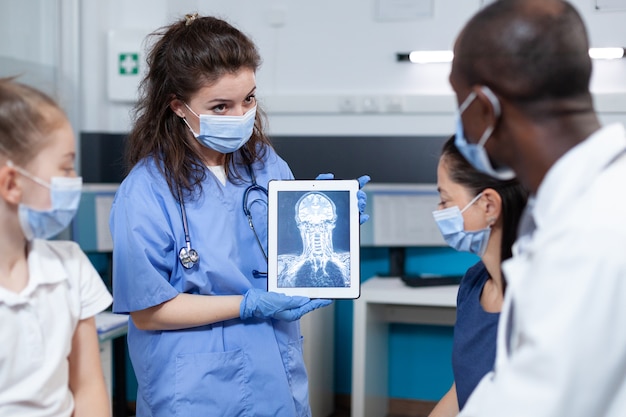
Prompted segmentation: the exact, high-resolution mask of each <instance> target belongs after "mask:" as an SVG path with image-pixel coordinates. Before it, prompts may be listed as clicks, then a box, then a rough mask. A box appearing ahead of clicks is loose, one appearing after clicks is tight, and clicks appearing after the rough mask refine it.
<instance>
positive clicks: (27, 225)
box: [7, 161, 83, 240]
mask: <svg viewBox="0 0 626 417" xmlns="http://www.w3.org/2000/svg"><path fill="white" fill-rule="evenodd" d="M7 165H8V166H10V167H13V168H15V170H16V171H17V172H19V173H20V174H22V175H23V176H25V177H27V178H29V179H31V180H32V181H34V182H36V183H37V184H39V185H42V186H44V187H46V188H47V189H49V190H50V201H51V202H52V207H51V208H50V209H48V210H39V209H35V208H32V207H29V206H27V205H25V204H20V205H19V206H18V215H19V221H20V226H21V227H22V231H23V232H24V236H26V239H28V240H33V239H35V238H39V239H49V238H51V237H54V236H56V235H58V234H59V233H60V232H62V231H63V230H64V229H65V228H66V227H67V226H69V224H70V223H71V221H72V219H73V218H74V216H75V215H76V211H77V210H78V205H79V204H80V196H81V191H82V184H83V179H82V178H81V177H73V178H69V177H52V178H51V179H50V183H49V184H48V183H47V182H46V181H44V180H42V179H41V178H38V177H36V176H34V175H32V174H31V173H29V172H28V171H26V170H25V169H23V168H20V167H18V166H15V165H14V164H13V163H12V162H11V161H8V162H7Z"/></svg>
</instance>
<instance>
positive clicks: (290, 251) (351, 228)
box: [268, 180, 360, 298]
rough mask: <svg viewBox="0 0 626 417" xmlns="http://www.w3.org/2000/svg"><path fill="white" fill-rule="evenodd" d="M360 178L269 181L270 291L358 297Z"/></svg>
mask: <svg viewBox="0 0 626 417" xmlns="http://www.w3.org/2000/svg"><path fill="white" fill-rule="evenodd" d="M358 189H359V183H358V181H357V180H289V181H270V182H269V185H268V195H269V196H268V215H269V218H268V291H275V292H281V293H284V294H287V295H302V296H306V297H309V298H357V297H358V296H359V293H360V274H359V210H358V205H357V195H356V193H357V191H358Z"/></svg>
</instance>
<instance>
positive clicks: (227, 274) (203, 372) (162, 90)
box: [110, 14, 364, 417]
mask: <svg viewBox="0 0 626 417" xmlns="http://www.w3.org/2000/svg"><path fill="white" fill-rule="evenodd" d="M153 36H154V37H155V41H154V43H153V44H152V47H151V49H150V51H149V54H148V57H147V62H148V66H149V68H148V72H147V75H146V77H145V79H144V80H143V82H142V85H141V94H140V99H139V101H138V104H137V107H136V118H135V123H134V126H133V127H132V130H131V132H130V135H129V136H128V143H127V154H126V156H127V162H128V164H129V166H130V167H131V170H130V172H129V174H128V176H127V177H126V178H125V179H124V181H123V183H122V184H121V186H120V188H119V190H118V192H117V194H116V197H115V201H114V204H113V207H112V212H111V217H110V227H111V233H112V236H113V243H114V250H113V288H114V305H113V308H114V311H115V312H117V313H128V314H130V316H131V318H132V320H130V323H129V331H128V346H129V352H130V358H131V361H132V364H133V368H134V370H135V374H136V376H137V381H138V394H137V416H138V417H146V416H153V417H158V416H168V417H170V416H185V417H186V416H272V417H276V416H285V417H294V416H309V415H310V413H311V412H310V407H309V400H308V385H307V374H306V370H305V365H304V361H303V356H302V336H301V333H300V327H299V322H298V319H299V318H300V317H301V316H302V315H304V314H305V313H307V312H309V311H311V310H313V309H316V308H319V307H322V306H325V305H328V304H329V303H330V301H328V300H310V299H308V298H305V297H288V296H285V295H282V294H277V293H268V292H267V291H266V288H267V279H266V273H265V271H267V269H266V268H267V258H266V253H267V252H266V251H267V248H266V241H267V230H266V229H267V210H266V209H267V198H266V191H265V188H266V187H267V184H268V181H270V180H271V179H293V175H292V173H291V171H290V169H289V167H288V165H287V164H286V163H285V161H283V160H282V159H281V158H280V157H279V156H278V155H277V154H276V152H275V151H274V149H273V148H272V147H271V145H270V141H269V139H268V137H267V136H266V134H265V132H264V114H263V111H262V110H261V108H260V107H259V106H258V104H257V100H256V96H255V94H256V81H255V72H256V70H257V68H258V67H259V64H260V57H259V54H258V52H257V49H256V47H255V45H254V44H253V43H252V41H251V40H250V39H249V38H248V37H246V36H245V35H244V34H243V33H242V32H240V31H239V30H237V29H236V28H234V27H233V26H231V25H230V24H228V23H227V22H225V21H223V20H220V19H217V18H214V17H201V16H198V15H197V14H194V15H187V16H185V18H184V19H182V20H180V21H177V22H175V23H173V24H171V25H170V26H167V27H165V28H162V29H161V30H160V31H158V32H156V33H154V34H153ZM362 182H363V181H362ZM361 197H362V199H363V198H364V197H363V194H361ZM361 206H362V205H361ZM244 211H245V214H244ZM247 214H250V216H247Z"/></svg>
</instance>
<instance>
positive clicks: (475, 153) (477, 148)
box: [454, 86, 515, 180]
mask: <svg viewBox="0 0 626 417" xmlns="http://www.w3.org/2000/svg"><path fill="white" fill-rule="evenodd" d="M481 89H482V91H483V93H484V94H485V95H486V96H487V97H488V98H489V101H491V104H492V105H493V109H494V112H495V114H496V117H500V101H498V98H497V97H496V96H495V94H493V92H492V91H491V90H490V89H489V87H487V86H482V87H481ZM475 99H476V93H475V92H473V91H472V92H471V93H470V95H469V96H467V98H466V99H465V101H464V102H463V104H461V106H460V107H459V110H458V112H457V116H456V118H457V119H456V137H455V140H454V144H455V145H456V147H457V148H458V150H459V152H461V154H462V155H463V156H464V157H465V159H467V161H468V162H469V163H470V164H472V166H473V167H474V168H476V169H477V170H479V171H481V172H484V173H485V174H488V175H491V176H492V177H494V178H497V179H500V180H510V179H513V178H515V172H513V170H511V169H510V168H508V167H500V168H498V169H495V168H494V167H493V166H492V165H491V162H490V161H489V155H487V151H486V150H485V143H486V142H487V139H489V138H490V137H491V133H493V129H494V126H489V127H488V128H487V129H486V130H485V132H484V133H483V135H482V136H481V137H480V140H479V141H478V143H468V142H467V140H466V139H465V131H464V129H463V119H462V118H461V115H462V114H463V112H464V111H465V109H467V108H468V107H469V105H470V104H472V102H473V101H474V100H475Z"/></svg>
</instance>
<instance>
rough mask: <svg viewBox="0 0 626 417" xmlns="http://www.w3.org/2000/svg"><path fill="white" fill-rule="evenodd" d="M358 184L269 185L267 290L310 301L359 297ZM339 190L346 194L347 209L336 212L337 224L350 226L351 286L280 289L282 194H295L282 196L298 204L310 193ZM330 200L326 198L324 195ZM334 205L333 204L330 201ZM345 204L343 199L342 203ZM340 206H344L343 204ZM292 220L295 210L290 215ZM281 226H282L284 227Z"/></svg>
mask: <svg viewBox="0 0 626 417" xmlns="http://www.w3.org/2000/svg"><path fill="white" fill-rule="evenodd" d="M358 190H359V182H358V181H357V180H271V181H270V182H269V184H268V225H267V227H268V229H267V234H268V275H267V277H268V279H267V287H268V291H274V292H280V293H283V294H287V295H292V296H293V295H300V296H305V297H309V298H328V299H355V298H358V297H359V296H360V292H361V282H360V224H359V210H358V197H357V191H358ZM333 191H342V192H347V193H348V206H349V207H348V210H347V213H346V212H345V207H343V208H342V209H341V210H340V209H337V212H338V213H337V214H338V216H339V217H340V218H339V219H338V221H341V222H343V223H344V224H345V222H347V224H348V226H349V238H348V242H349V253H350V260H349V265H350V285H349V286H347V287H282V286H281V287H279V285H278V256H279V255H280V254H279V253H278V250H279V249H278V243H279V242H278V241H279V233H280V232H279V226H280V225H281V222H283V223H284V222H285V221H289V222H291V221H292V220H291V219H288V218H287V217H286V216H283V217H285V219H279V218H278V211H279V210H278V207H279V203H280V201H279V200H280V198H281V196H282V195H283V194H281V193H285V192H287V193H295V194H294V195H292V196H288V195H285V197H284V198H287V197H289V198H290V199H291V200H293V201H297V199H298V198H300V197H301V196H302V195H304V194H306V193H309V192H320V193H325V192H333ZM326 196H327V197H328V198H330V197H329V196H328V195H326ZM330 199H331V201H333V203H337V202H338V201H334V200H333V199H332V198H330ZM342 203H345V200H344V201H342ZM342 205H343V204H342ZM292 216H293V217H292V218H295V211H294V214H293V215H292ZM283 227H285V225H284V224H283Z"/></svg>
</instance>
